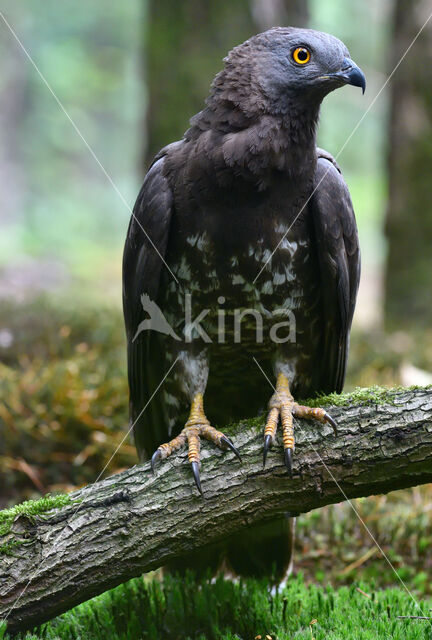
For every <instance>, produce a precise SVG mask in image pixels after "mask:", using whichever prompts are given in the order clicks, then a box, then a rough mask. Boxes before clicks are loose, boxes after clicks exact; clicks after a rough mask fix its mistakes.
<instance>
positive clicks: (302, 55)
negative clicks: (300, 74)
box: [292, 47, 311, 64]
mask: <svg viewBox="0 0 432 640" xmlns="http://www.w3.org/2000/svg"><path fill="white" fill-rule="evenodd" d="M292 57H293V60H294V62H297V64H306V63H307V62H309V60H310V57H311V54H310V51H309V50H308V49H305V47H297V49H294V51H293V53H292Z"/></svg>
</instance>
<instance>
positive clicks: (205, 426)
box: [151, 393, 241, 495]
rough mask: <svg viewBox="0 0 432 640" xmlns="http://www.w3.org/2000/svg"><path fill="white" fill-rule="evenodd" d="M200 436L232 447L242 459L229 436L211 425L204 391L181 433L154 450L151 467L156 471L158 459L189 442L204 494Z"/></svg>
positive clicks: (195, 403) (197, 479) (192, 465)
mask: <svg viewBox="0 0 432 640" xmlns="http://www.w3.org/2000/svg"><path fill="white" fill-rule="evenodd" d="M200 438H206V440H211V442H214V444H216V445H217V446H218V447H220V448H221V449H231V451H233V452H234V453H235V455H236V456H237V458H238V459H239V460H240V461H241V457H240V454H239V452H238V451H237V449H236V448H235V446H234V444H233V443H232V442H231V440H230V439H229V438H227V436H225V435H224V434H223V433H222V432H221V431H218V430H217V429H215V428H214V427H212V426H211V425H210V422H209V421H208V420H207V418H206V415H205V413H204V402H203V395H202V393H197V394H196V395H195V396H194V398H193V401H192V405H191V410H190V413H189V418H188V421H187V422H186V424H185V426H184V429H183V430H182V431H181V432H180V433H179V435H178V436H177V437H176V438H173V440H171V441H170V442H167V443H165V444H161V445H160V446H159V447H158V448H157V449H156V451H155V452H154V454H153V456H152V459H151V468H152V470H153V472H154V468H155V463H156V461H157V460H163V459H164V458H168V456H170V455H171V454H172V453H174V451H177V449H181V448H182V447H183V446H184V445H185V444H186V442H187V445H188V458H189V462H190V463H191V467H192V473H193V476H194V479H195V484H196V486H197V489H198V491H199V492H200V494H201V495H202V494H203V493H202V488H201V479H200V472H199V470H200V466H201V461H200V449H201V440H200Z"/></svg>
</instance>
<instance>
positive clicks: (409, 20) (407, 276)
mask: <svg viewBox="0 0 432 640" xmlns="http://www.w3.org/2000/svg"><path fill="white" fill-rule="evenodd" d="M430 9H431V7H430V3H429V2H427V0H397V2H396V4H395V14H394V37H393V52H392V63H391V68H392V69H393V68H394V67H395V65H396V64H397V62H398V61H399V60H400V58H401V57H402V55H403V54H404V52H405V51H406V50H407V48H408V46H409V45H410V43H411V42H412V40H413V39H414V37H415V36H416V34H417V33H418V31H419V29H420V28H421V26H422V25H423V24H424V23H425V21H426V19H427V18H428V16H429V14H430ZM431 49H432V19H431V20H430V21H429V22H428V24H427V25H426V27H425V28H424V29H423V31H422V32H421V34H420V35H419V37H418V39H417V40H416V41H415V43H414V45H413V46H412V48H411V49H410V51H409V52H408V54H407V56H406V58H405V59H404V60H403V62H402V63H401V65H400V67H399V68H398V69H397V71H396V72H395V74H394V76H393V79H392V84H391V114H390V136H389V137H390V140H389V156H388V166H389V172H390V185H389V186H390V194H389V208H388V214H387V227H386V231H387V237H388V243H389V251H388V258H387V269H386V272H387V273H386V291H385V314H386V322H387V324H388V326H389V327H390V328H391V327H394V326H397V327H400V326H401V325H405V326H407V325H409V324H410V323H411V324H412V323H414V322H415V325H416V326H418V324H419V322H422V323H424V324H425V325H427V326H429V325H430V323H431V321H432V297H431V295H430V294H431V283H430V278H431V272H432V252H431V246H432V208H431V188H430V162H431V151H432V92H431V89H430V88H431V86H432V64H431V56H430V51H431Z"/></svg>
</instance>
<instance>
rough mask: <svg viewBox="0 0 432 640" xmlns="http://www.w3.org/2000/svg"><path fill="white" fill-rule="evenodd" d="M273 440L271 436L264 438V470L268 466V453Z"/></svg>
mask: <svg viewBox="0 0 432 640" xmlns="http://www.w3.org/2000/svg"><path fill="white" fill-rule="evenodd" d="M271 439H272V437H271V436H265V437H264V451H263V468H264V467H265V465H266V459H267V453H268V450H269V449H270V445H271Z"/></svg>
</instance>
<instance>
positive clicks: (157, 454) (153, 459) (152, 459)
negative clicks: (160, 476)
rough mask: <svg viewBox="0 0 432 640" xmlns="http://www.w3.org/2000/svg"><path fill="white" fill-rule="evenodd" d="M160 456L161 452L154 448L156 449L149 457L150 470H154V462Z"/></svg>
mask: <svg viewBox="0 0 432 640" xmlns="http://www.w3.org/2000/svg"><path fill="white" fill-rule="evenodd" d="M161 457H162V454H161V451H160V449H156V451H155V452H154V454H153V455H152V458H151V461H150V465H151V470H152V471H153V473H154V472H155V463H156V461H157V460H160V459H161Z"/></svg>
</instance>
